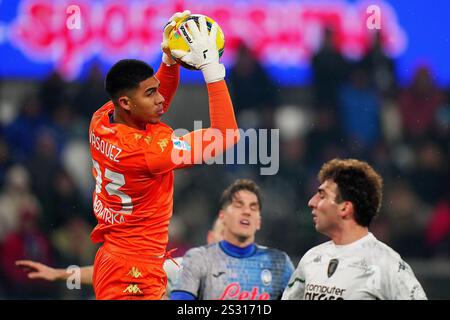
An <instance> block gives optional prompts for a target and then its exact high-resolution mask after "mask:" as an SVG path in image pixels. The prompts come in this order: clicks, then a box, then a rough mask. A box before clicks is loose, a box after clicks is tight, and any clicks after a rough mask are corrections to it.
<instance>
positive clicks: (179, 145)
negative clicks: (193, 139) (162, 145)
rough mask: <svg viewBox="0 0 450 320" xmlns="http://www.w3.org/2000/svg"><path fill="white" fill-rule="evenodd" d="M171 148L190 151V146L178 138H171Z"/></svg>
mask: <svg viewBox="0 0 450 320" xmlns="http://www.w3.org/2000/svg"><path fill="white" fill-rule="evenodd" d="M172 142H173V148H174V149H177V150H185V151H190V150H191V146H190V145H189V143H187V142H186V141H183V140H180V139H179V138H172Z"/></svg>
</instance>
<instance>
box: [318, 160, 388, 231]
mask: <svg viewBox="0 0 450 320" xmlns="http://www.w3.org/2000/svg"><path fill="white" fill-rule="evenodd" d="M318 178H319V181H320V183H323V182H325V181H326V180H332V181H334V182H335V183H336V184H337V187H338V194H337V196H336V202H338V203H341V202H342V201H350V202H351V203H353V206H354V208H355V220H356V222H357V223H358V224H359V225H362V226H364V227H368V226H369V225H370V223H371V222H372V219H373V218H374V217H375V216H377V215H378V213H379V211H380V207H381V200H382V197H383V191H382V189H383V179H382V178H381V176H380V175H379V174H378V173H377V172H376V171H375V170H374V169H373V168H372V167H371V166H370V165H369V164H368V163H367V162H364V161H360V160H356V159H333V160H331V161H328V162H327V163H325V164H324V165H323V166H322V168H321V169H320V172H319V174H318Z"/></svg>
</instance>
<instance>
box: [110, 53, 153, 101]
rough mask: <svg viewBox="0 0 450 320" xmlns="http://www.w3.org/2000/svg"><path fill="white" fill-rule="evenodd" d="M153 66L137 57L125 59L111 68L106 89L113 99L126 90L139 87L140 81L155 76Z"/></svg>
mask: <svg viewBox="0 0 450 320" xmlns="http://www.w3.org/2000/svg"><path fill="white" fill-rule="evenodd" d="M153 73H154V71H153V68H152V67H151V66H149V65H148V64H147V63H145V62H144V61H141V60H136V59H123V60H120V61H118V62H116V63H115V64H114V65H113V66H112V67H111V69H109V71H108V73H107V75H106V79H105V90H106V92H108V94H109V96H110V97H111V99H112V100H116V99H117V98H118V97H119V96H120V95H121V94H122V93H123V92H124V91H126V90H132V89H136V88H138V87H139V83H141V82H142V81H144V80H146V79H148V78H150V77H152V76H153Z"/></svg>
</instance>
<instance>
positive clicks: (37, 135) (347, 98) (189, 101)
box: [0, 30, 450, 299]
mask: <svg viewBox="0 0 450 320" xmlns="http://www.w3.org/2000/svg"><path fill="white" fill-rule="evenodd" d="M334 48H335V47H334V45H333V33H332V32H331V31H330V30H327V31H326V32H325V35H324V37H323V43H322V46H321V47H320V49H319V50H318V51H317V52H316V54H315V55H314V57H313V59H312V61H311V66H312V69H311V70H312V74H311V82H310V83H309V84H308V85H305V86H302V87H288V88H286V87H279V86H278V85H277V81H276V80H274V79H273V78H271V77H269V75H268V74H267V73H266V72H265V70H264V68H263V67H262V66H261V65H260V64H259V62H258V61H257V60H256V59H255V58H254V57H253V54H252V52H251V51H250V50H249V49H247V47H246V46H245V44H242V46H241V48H240V49H239V53H238V55H237V58H236V60H235V62H234V64H233V65H230V66H228V67H229V69H228V72H227V83H228V85H229V87H230V90H231V93H232V99H233V102H234V106H235V111H236V114H237V119H238V124H239V127H240V128H243V129H248V128H267V129H275V128H278V129H280V154H279V156H280V166H279V172H278V173H277V174H276V175H271V176H264V175H260V167H261V166H258V165H237V164H234V165H233V164H228V165H199V166H196V167H194V168H190V169H186V170H181V171H178V172H176V174H175V194H174V215H173V218H172V221H171V227H170V233H171V237H170V243H169V247H170V248H178V251H177V252H176V254H175V255H182V254H183V253H184V252H185V251H186V250H187V249H188V248H190V247H192V246H198V245H202V244H203V243H204V242H205V241H206V232H207V230H208V229H209V228H210V225H211V223H212V222H213V220H214V218H215V217H216V214H217V213H218V210H219V208H218V199H219V196H220V194H221V192H222V190H223V189H224V188H225V187H226V186H227V185H228V184H229V183H231V182H232V181H233V180H234V179H236V178H244V177H246V178H251V179H253V180H254V181H255V182H257V183H258V184H259V185H260V187H261V189H262V193H263V196H264V198H263V199H264V200H263V201H264V202H263V207H262V215H263V220H262V229H261V230H260V231H259V232H258V234H257V242H258V243H259V244H262V245H267V246H271V247H275V248H279V249H281V250H283V251H286V252H287V253H288V254H289V255H290V256H291V258H292V259H293V261H294V263H295V264H297V263H298V261H299V258H300V257H301V256H302V255H303V254H304V253H305V252H306V251H307V250H308V249H309V248H311V247H312V246H314V245H316V244H318V243H320V242H322V241H324V240H325V238H323V236H321V235H320V234H318V233H316V231H315V229H314V226H313V223H312V219H311V214H310V209H309V208H308V207H307V203H308V200H309V198H310V197H311V196H312V195H313V194H314V193H315V190H316V188H317V187H318V183H317V180H316V175H317V173H318V171H319V169H320V167H321V165H322V164H323V163H324V162H326V161H328V160H330V159H332V158H334V157H341V158H347V157H355V158H358V159H362V160H366V161H368V162H369V163H370V164H371V165H373V166H374V167H375V168H376V170H378V171H379V172H380V173H381V175H382V176H383V178H384V201H383V207H382V209H381V214H380V216H379V217H378V218H377V219H376V220H375V221H374V223H373V225H372V227H371V230H372V232H373V233H374V234H375V235H376V236H377V237H378V238H379V239H380V240H382V241H383V242H385V243H387V244H388V245H390V246H392V247H393V248H394V249H395V250H396V251H398V252H399V253H400V254H401V255H402V256H403V257H404V258H405V259H408V258H418V259H437V258H442V257H446V258H450V194H449V190H450V188H449V181H450V173H449V151H450V149H449V142H450V139H449V137H450V135H449V122H450V88H442V87H439V86H438V85H437V83H436V82H435V80H434V77H433V72H432V70H430V69H429V68H428V67H427V65H425V64H424V65H418V66H417V68H416V70H415V73H414V77H413V78H412V79H410V82H409V83H406V84H404V85H400V84H399V82H398V80H397V77H396V63H395V60H392V59H391V58H389V57H388V56H387V55H385V54H384V51H383V48H382V46H381V41H380V38H379V36H375V37H374V40H373V45H372V48H371V49H370V50H369V51H368V52H367V53H366V54H365V56H364V57H363V59H361V60H358V61H354V60H350V61H349V60H347V59H345V58H344V57H343V56H342V55H341V54H340V53H339V52H338V51H336V50H335V49H334ZM154 67H155V68H157V66H156V65H155V66H154ZM106 72H107V70H102V69H101V68H100V67H98V66H97V65H95V64H93V67H92V69H91V71H90V73H89V76H88V77H87V78H86V79H84V80H81V81H77V82H70V83H69V82H65V81H64V80H63V79H62V78H61V77H60V76H59V75H58V74H57V73H54V74H51V75H49V77H48V78H47V79H46V80H45V81H43V82H38V81H36V82H26V83H22V84H19V87H20V88H21V91H20V93H19V94H20V99H18V100H16V101H14V103H13V104H12V105H9V106H7V105H6V104H5V105H2V111H1V119H2V122H1V127H0V189H1V190H0V298H36V299H40V298H68V297H77V298H83V297H90V296H91V294H92V293H91V292H89V291H86V290H84V291H76V290H75V291H74V292H69V291H68V290H67V289H66V288H65V284H55V283H44V282H39V281H32V280H29V279H27V276H26V273H25V272H23V270H21V269H18V268H17V267H16V266H15V265H14V262H15V261H16V260H17V259H25V258H26V259H33V260H37V261H40V262H42V263H45V264H50V265H52V266H57V267H65V266H68V265H88V264H92V262H93V259H94V255H95V252H96V249H97V245H94V244H92V243H91V241H90V238H89V234H90V232H91V230H92V228H93V227H94V225H95V222H96V220H95V217H94V215H93V213H92V203H91V200H92V198H91V196H92V190H93V186H94V181H93V179H92V177H91V162H90V157H89V148H88V134H87V132H88V126H89V121H90V117H91V115H92V114H93V112H94V111H95V110H96V109H98V108H99V107H100V106H101V105H103V103H105V102H106V101H107V100H108V97H107V95H106V93H105V91H104V88H103V79H104V75H105V73H106ZM7 84H8V80H2V83H1V85H2V90H5V88H6V85H7ZM184 87H185V85H183V84H181V85H180V88H179V92H178V95H177V97H176V99H175V100H174V102H173V104H172V107H171V110H170V112H169V114H167V115H166V116H165V117H166V118H163V121H166V120H169V119H170V118H171V117H172V118H175V119H177V117H178V122H176V121H175V123H176V124H181V125H184V126H185V128H189V126H191V127H192V123H191V124H184V123H183V122H182V118H183V114H186V113H190V114H193V117H194V119H195V117H196V113H195V110H200V109H201V110H203V112H207V104H208V100H207V99H206V98H205V99H204V100H201V103H199V102H198V98H196V93H197V92H201V93H202V94H203V95H205V94H206V89H205V86H204V85H194V86H193V85H190V87H188V90H186V88H184ZM183 88H184V89H183ZM195 99H197V100H195ZM3 102H5V101H3ZM5 103H6V102H5ZM206 115H207V114H206ZM207 119H208V118H207V117H206V118H204V119H203V120H204V123H205V124H206V123H207V122H206V120H207ZM169 123H170V121H169ZM174 129H175V127H174Z"/></svg>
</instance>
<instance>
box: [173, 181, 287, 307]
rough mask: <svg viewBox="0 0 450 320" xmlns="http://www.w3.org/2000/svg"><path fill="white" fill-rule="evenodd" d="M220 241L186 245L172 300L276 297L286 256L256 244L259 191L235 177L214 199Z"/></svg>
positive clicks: (283, 280)
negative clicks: (221, 227)
mask: <svg viewBox="0 0 450 320" xmlns="http://www.w3.org/2000/svg"><path fill="white" fill-rule="evenodd" d="M220 208H221V210H220V212H219V218H220V219H221V220H222V221H223V225H224V232H223V238H224V240H222V241H220V242H219V243H216V244H212V245H206V246H202V247H197V248H193V249H191V250H189V251H188V252H187V253H186V255H185V256H184V258H183V263H182V266H181V267H182V269H181V271H180V274H179V279H178V282H177V283H176V284H175V286H174V288H173V291H172V294H171V296H170V298H171V299H172V300H194V299H200V300H217V299H220V300H234V299H236V300H237V299H239V300H244V299H245V300H269V299H280V298H281V295H282V293H283V290H284V288H285V287H286V285H287V283H288V280H289V278H290V276H291V274H292V272H293V270H294V267H293V264H292V262H291V260H290V258H289V257H288V255H287V254H286V253H284V252H282V251H279V250H276V249H271V248H267V247H263V246H260V245H257V244H256V243H255V234H256V232H257V231H258V230H259V229H260V227H261V196H260V192H259V188H258V186H257V185H256V184H255V183H254V182H253V181H250V180H237V181H236V182H234V183H233V184H232V185H231V186H229V187H228V188H227V189H226V190H225V191H224V193H223V194H222V198H221V201H220Z"/></svg>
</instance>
